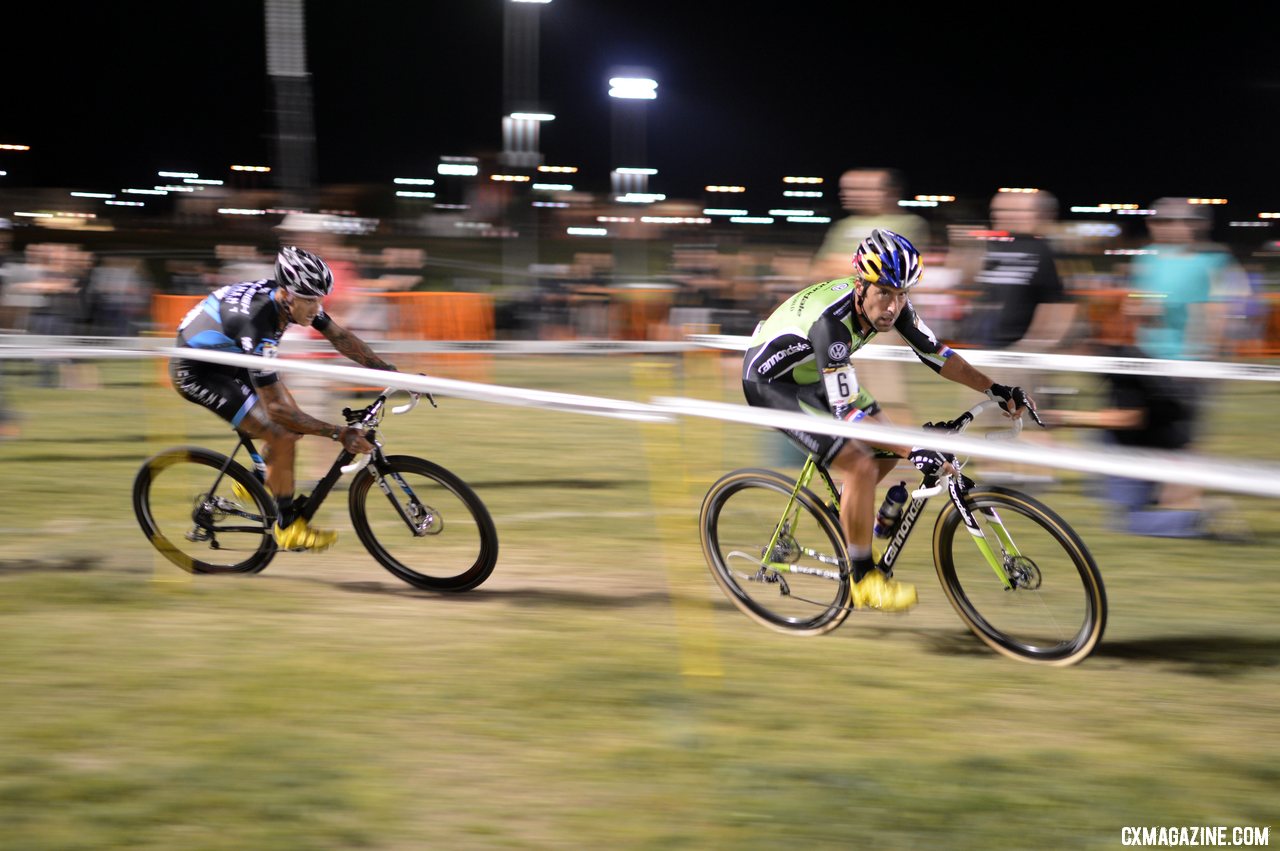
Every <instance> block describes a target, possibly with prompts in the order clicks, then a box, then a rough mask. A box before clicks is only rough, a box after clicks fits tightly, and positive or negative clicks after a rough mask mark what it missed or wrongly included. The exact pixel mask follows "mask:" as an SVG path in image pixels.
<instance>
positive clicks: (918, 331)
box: [742, 228, 1043, 611]
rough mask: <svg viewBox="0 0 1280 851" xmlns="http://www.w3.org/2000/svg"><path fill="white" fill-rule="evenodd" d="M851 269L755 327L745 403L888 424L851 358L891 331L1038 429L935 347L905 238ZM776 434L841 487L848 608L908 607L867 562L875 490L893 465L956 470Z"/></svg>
mask: <svg viewBox="0 0 1280 851" xmlns="http://www.w3.org/2000/svg"><path fill="white" fill-rule="evenodd" d="M853 266H854V274H853V275H851V276H850V277H848V278H837V279H835V280H832V281H823V282H821V283H817V284H813V285H812V286H809V287H806V288H805V289H803V290H801V291H800V292H798V293H796V294H795V295H793V296H791V298H789V299H787V300H786V301H785V302H783V303H782V305H781V306H780V307H778V308H777V309H776V310H775V311H774V312H773V313H772V314H771V315H770V316H769V317H768V318H767V319H765V320H764V321H763V322H762V323H760V325H759V326H757V328H756V332H755V334H754V335H753V336H752V338H751V343H750V346H749V348H748V350H747V354H746V357H745V358H744V361H743V373H742V387H743V393H744V394H745V395H746V397H747V402H748V404H751V405H755V406H759V407H766V408H778V409H782V410H788V411H802V412H805V413H809V414H814V415H816V416H832V415H834V416H835V417H837V418H838V419H844V420H848V421H850V422H853V421H857V420H860V419H862V418H863V417H870V418H871V420H872V421H875V422H877V423H881V424H884V425H888V424H890V423H889V420H888V418H887V417H886V416H885V415H884V413H883V412H882V411H881V410H880V406H879V405H877V404H876V400H875V398H874V397H872V395H871V394H870V393H869V392H868V391H867V390H866V388H860V387H859V386H858V381H857V377H856V376H855V374H854V370H853V367H852V365H851V364H850V362H849V359H850V356H851V355H852V354H853V353H854V352H856V351H857V350H858V349H860V348H861V347H862V346H863V345H865V344H866V343H867V342H868V341H869V340H870V339H871V338H872V337H874V336H875V335H876V334H878V333H881V332H884V331H888V330H889V329H891V328H892V329H894V330H896V331H898V333H899V334H901V335H902V338H903V339H904V340H905V341H906V342H907V344H908V345H910V346H911V348H912V349H914V350H915V353H916V356H917V357H918V358H919V359H920V360H921V361H923V362H924V363H925V364H926V365H928V366H929V367H930V368H931V369H933V370H934V371H935V372H937V373H938V374H939V375H941V376H942V377H943V378H946V379H949V380H951V381H954V382H956V383H957V384H963V385H965V386H966V387H971V388H973V389H974V390H977V391H978V392H980V393H986V394H987V395H988V396H990V397H991V398H992V399H998V400H999V401H1000V402H1001V404H1002V406H1003V407H1004V409H1005V411H1006V415H1007V416H1021V414H1022V411H1023V410H1029V411H1030V412H1031V415H1032V417H1034V418H1035V420H1036V422H1040V420H1039V417H1038V415H1037V414H1036V412H1035V406H1034V404H1033V402H1032V400H1031V399H1030V398H1029V397H1028V396H1027V394H1026V393H1024V392H1023V391H1022V389H1021V388H1019V387H1007V386H1005V385H1003V384H996V383H995V382H993V381H992V380H991V379H990V378H988V377H987V376H986V375H985V374H984V373H982V372H981V371H980V370H978V369H976V368H975V367H973V366H972V365H971V364H970V363H968V362H967V361H966V360H965V359H964V358H962V357H961V356H960V355H959V354H957V353H956V352H955V351H953V350H952V349H950V348H949V347H947V346H946V345H944V344H942V343H941V342H940V341H939V340H938V338H937V337H936V336H935V335H934V333H933V332H932V331H930V330H929V327H928V326H927V325H925V324H924V323H923V322H922V321H921V320H920V317H919V316H917V315H916V312H915V310H914V308H913V307H912V306H911V301H910V299H908V297H907V294H908V291H909V290H910V289H911V288H912V287H913V286H915V285H916V284H917V283H919V281H920V276H921V273H922V271H923V268H922V264H921V260H920V254H919V252H918V251H916V249H915V246H913V245H912V244H911V242H910V241H909V240H907V239H906V238H905V237H902V236H900V235H898V234H896V233H894V232H892V231H889V230H884V229H882V228H877V229H875V230H873V231H872V232H871V235H870V236H868V237H867V238H866V239H864V240H863V241H862V243H861V244H859V246H858V250H857V253H856V254H854V258H853ZM940 425H941V424H940ZM1042 425H1043V424H1042ZM784 433H785V434H786V435H787V437H789V438H790V439H791V440H792V441H794V442H795V443H796V444H798V445H799V446H800V447H801V448H802V449H804V450H805V451H807V452H810V453H812V454H813V455H815V456H816V457H817V458H818V460H819V461H820V462H821V463H822V464H824V465H825V466H826V467H827V468H828V469H830V470H831V471H832V472H833V473H835V474H837V477H838V478H841V479H842V480H843V491H842V493H843V498H842V499H841V501H840V503H841V504H840V525H841V527H842V528H843V530H844V534H845V543H846V544H847V545H848V547H849V560H850V564H851V565H852V568H853V580H854V586H853V588H854V605H856V606H857V607H858V608H863V607H868V608H876V609H882V610H884V611H902V610H905V609H908V608H910V607H911V606H913V605H915V602H916V589H915V587H914V586H912V585H909V584H907V583H905V582H899V581H897V580H894V579H890V578H888V577H886V576H884V575H883V574H882V573H881V572H880V571H879V570H876V569H875V566H874V563H873V561H872V555H871V536H872V525H873V518H874V514H875V490H876V484H877V483H878V482H879V481H880V480H881V479H883V478H884V477H885V476H887V475H888V474H889V473H890V471H892V470H893V468H894V467H895V466H896V465H897V462H898V459H899V458H903V457H906V458H909V459H910V460H911V463H912V464H914V465H915V466H916V467H917V468H918V469H920V470H921V471H922V472H925V473H936V472H938V471H940V470H941V471H943V472H948V473H951V472H954V471H955V469H954V467H952V466H951V462H952V461H953V460H954V459H953V458H952V457H951V456H949V455H944V454H942V453H940V452H937V451H935V450H932V449H928V448H924V447H914V448H911V447H905V446H872V445H868V444H866V443H864V442H862V441H858V440H853V439H849V438H843V437H836V436H833V435H825V434H815V433H811V432H805V431H794V430H785V431H784Z"/></svg>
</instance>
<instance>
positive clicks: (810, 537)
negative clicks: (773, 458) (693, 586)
mask: <svg viewBox="0 0 1280 851" xmlns="http://www.w3.org/2000/svg"><path fill="white" fill-rule="evenodd" d="M766 483H767V482H760V483H759V484H756V483H752V484H748V485H743V486H740V487H730V488H728V489H726V490H724V491H723V492H721V493H720V494H719V495H716V496H715V497H714V498H713V497H709V499H710V500H712V501H713V502H714V507H713V508H711V509H709V510H711V511H712V512H713V516H712V518H711V519H710V520H708V521H707V522H710V523H713V524H714V527H715V528H714V535H713V537H714V542H713V543H708V546H711V547H714V549H713V551H711V552H708V558H709V559H710V560H711V563H712V568H713V572H714V571H716V570H719V571H720V572H719V573H718V578H719V579H720V580H721V583H722V585H726V590H727V591H729V592H730V595H731V596H730V599H731V600H733V601H734V602H735V604H737V605H738V606H739V607H740V608H743V609H744V611H746V612H747V613H748V614H751V615H752V616H753V617H756V618H757V619H759V620H761V621H763V622H765V623H767V624H768V625H770V626H773V627H775V628H779V629H783V630H787V631H801V632H805V631H816V630H819V629H824V628H829V627H827V626H826V625H827V624H828V623H829V622H830V621H831V620H832V615H833V614H835V613H839V612H841V611H842V607H843V603H844V594H845V593H846V591H845V586H844V585H842V581H841V580H842V577H841V574H840V569H841V567H842V565H843V563H844V561H843V559H842V558H841V555H840V553H838V552H837V551H835V550H834V549H833V546H832V540H831V538H830V536H829V530H828V529H827V528H825V527H824V526H823V525H822V523H821V522H820V521H819V520H818V518H817V517H816V516H815V514H814V513H812V512H811V508H810V507H809V506H808V505H802V504H801V502H799V501H797V502H791V494H790V487H788V486H786V484H785V482H784V483H782V484H772V485H770V486H764V485H765V484H766ZM789 502H791V504H790V505H788V503H789ZM788 508H790V510H789V511H788ZM816 510H818V511H821V509H816ZM784 511H785V512H786V519H785V521H783V522H780V519H781V518H783V513H784ZM833 568H834V569H833ZM846 584H847V583H846ZM831 626H834V623H832V624H831Z"/></svg>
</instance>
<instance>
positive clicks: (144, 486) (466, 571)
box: [133, 387, 498, 591]
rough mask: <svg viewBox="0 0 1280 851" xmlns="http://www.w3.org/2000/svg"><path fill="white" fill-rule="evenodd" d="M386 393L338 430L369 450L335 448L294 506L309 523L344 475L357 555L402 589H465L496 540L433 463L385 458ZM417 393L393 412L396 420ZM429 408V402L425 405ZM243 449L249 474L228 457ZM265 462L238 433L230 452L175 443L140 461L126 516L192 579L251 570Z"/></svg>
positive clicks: (485, 520)
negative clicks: (360, 550)
mask: <svg viewBox="0 0 1280 851" xmlns="http://www.w3.org/2000/svg"><path fill="white" fill-rule="evenodd" d="M394 392H395V389H394V388H390V387H389V388H387V389H386V390H383V391H382V392H381V393H380V394H379V395H378V397H377V399H375V400H374V401H373V403H372V404H370V405H369V406H368V407H365V408H361V409H359V410H351V409H350V408H346V409H344V410H343V412H342V413H343V416H344V417H345V418H346V421H347V424H348V425H352V426H356V427H357V428H360V429H363V430H364V432H365V437H366V438H367V439H368V440H369V442H370V443H372V444H374V451H373V452H372V453H370V454H367V455H360V456H357V455H354V454H352V453H350V452H347V451H346V450H345V449H343V450H342V451H341V452H339V454H338V457H337V458H336V459H335V460H334V462H333V466H332V467H330V468H329V472H328V473H327V474H325V476H324V478H322V479H321V480H320V482H319V483H318V484H317V485H316V487H315V489H314V490H313V491H312V492H311V494H310V495H308V496H305V497H300V498H299V500H298V507H299V516H301V517H304V518H306V520H307V521H308V522H309V521H310V520H311V518H312V517H314V516H315V513H316V511H317V510H318V509H319V508H320V506H321V505H322V504H323V503H324V500H325V497H327V496H328V495H329V493H330V492H331V491H332V489H333V486H334V484H335V483H336V482H337V481H338V479H339V478H340V477H341V476H342V475H343V474H344V473H354V474H355V477H354V478H353V479H352V480H351V485H350V488H349V489H348V494H347V506H348V508H349V510H350V512H351V524H352V525H353V526H354V527H355V530H356V534H357V535H358V536H359V538H360V542H361V543H362V544H364V546H365V549H367V550H368V551H369V553H370V554H371V555H372V556H373V557H374V558H375V559H377V560H378V562H379V563H380V564H381V565H382V566H383V567H385V568H386V569H387V570H389V571H391V573H393V574H395V575H396V576H397V577H399V578H400V579H403V580H404V581H405V582H407V583H409V584H410V585H414V586H416V587H418V588H426V589H429V590H432V591H469V590H471V589H472V588H475V587H476V586H477V585H479V584H480V583H482V582H484V581H485V580H486V579H487V578H489V575H490V574H491V573H493V567H494V564H496V562H497V559H498V533H497V530H496V529H495V528H494V525H493V518H492V517H490V516H489V511H488V509H487V508H485V505H484V503H483V502H481V501H480V497H478V496H476V494H475V492H474V491H473V490H472V489H471V488H470V487H469V486H468V485H467V484H466V483H465V482H463V481H462V479H460V478H458V477H457V476H455V475H454V474H453V473H451V472H449V471H448V470H446V469H445V468H443V467H441V466H440V465H438V464H433V463H432V462H430V461H426V460H424V459H422V458H415V457H413V456H411V455H387V454H385V453H384V452H383V447H382V442H381V438H380V434H379V432H378V431H377V429H378V427H379V426H380V425H381V422H382V418H383V416H384V414H385V412H386V404H387V398H388V397H389V396H390V395H391V394H392V393H394ZM418 398H419V397H418V394H415V393H410V401H409V402H408V403H406V404H405V405H402V406H400V407H397V408H392V409H391V410H392V413H395V414H403V413H407V412H408V411H410V410H412V409H413V408H414V407H415V406H416V405H417V404H418ZM432 404H433V405H434V404H435V403H434V400H433V401H432ZM241 449H244V450H245V451H246V453H247V455H248V457H249V459H250V461H251V466H252V467H253V469H252V470H250V469H249V468H247V467H245V466H244V465H242V464H240V463H239V462H237V461H236V460H235V456H236V454H237V453H238V452H239V451H240V450H241ZM265 469H266V468H265V465H264V464H263V461H262V456H261V455H259V454H258V451H257V450H256V449H255V447H254V444H253V442H252V441H251V440H250V439H249V438H248V437H247V436H245V435H243V434H241V435H239V443H238V444H237V446H236V448H235V450H234V451H233V452H232V453H231V455H223V454H221V453H219V452H214V451H212V450H209V449H203V448H200V447H193V446H182V447H176V448H173V449H168V450H165V451H164V452H161V453H159V454H158V455H155V456H153V457H151V458H148V459H147V461H146V462H145V463H143V465H142V469H140V470H139V471H138V475H137V477H136V478H135V479H134V483H133V510H134V512H135V514H137V517H138V523H139V524H140V525H141V526H142V531H143V532H144V533H145V534H146V535H147V538H148V539H149V540H150V541H151V543H152V544H153V545H154V546H155V548H156V549H157V550H159V551H160V552H161V553H162V554H163V555H164V557H165V558H167V559H168V560H169V561H171V562H173V563H174V564H176V565H178V566H179V567H181V568H183V569H184V570H187V571H190V572H192V573H258V572H259V571H261V570H262V569H263V568H265V567H266V566H267V565H268V564H270V563H271V560H272V559H273V558H274V557H275V555H276V552H277V547H276V542H275V539H274V537H272V534H271V527H272V525H273V524H274V523H275V521H276V514H277V508H276V503H275V500H274V499H273V498H272V497H271V494H270V493H269V492H268V491H267V488H266V487H265V486H264V484H263V479H262V476H263V473H264V472H265Z"/></svg>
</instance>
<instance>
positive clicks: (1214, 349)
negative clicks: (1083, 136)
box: [1128, 198, 1249, 537]
mask: <svg viewBox="0 0 1280 851" xmlns="http://www.w3.org/2000/svg"><path fill="white" fill-rule="evenodd" d="M1152 211H1153V214H1152V215H1151V216H1150V217H1149V218H1148V219H1147V228H1148V230H1149V231H1150V233H1151V243H1150V244H1149V245H1148V246H1147V247H1146V250H1145V252H1144V253H1143V254H1140V255H1139V256H1138V257H1137V258H1135V261H1134V263H1133V266H1132V272H1131V275H1132V280H1131V288H1132V289H1131V293H1130V296H1131V297H1130V298H1129V299H1128V302H1129V310H1130V312H1131V313H1132V314H1133V315H1134V316H1135V319H1136V326H1137V327H1136V330H1135V332H1134V335H1135V340H1136V343H1137V348H1136V350H1135V352H1134V353H1135V355H1137V356H1139V357H1148V358H1160V359H1171V360H1196V359H1206V358H1216V357H1221V356H1222V355H1223V354H1224V353H1225V352H1226V350H1227V344H1228V342H1229V333H1228V319H1229V316H1230V309H1231V305H1232V304H1233V303H1234V302H1237V301H1238V300H1239V299H1242V298H1246V297H1247V296H1248V287H1249V284H1248V277H1247V275H1246V274H1245V272H1244V269H1243V267H1242V266H1241V265H1240V264H1239V263H1238V262H1236V260H1235V258H1234V257H1233V256H1232V254H1231V252H1230V251H1228V250H1227V248H1226V247H1225V246H1223V245H1220V244H1218V243H1215V242H1213V241H1212V240H1211V238H1210V233H1211V231H1212V228H1213V217H1212V208H1211V207H1207V206H1204V205H1199V204H1192V203H1191V202H1190V200H1189V199H1187V198H1161V199H1159V200H1157V201H1156V202H1155V204H1153V205H1152ZM1160 383H1161V387H1160V391H1161V393H1162V394H1167V395H1169V396H1173V397H1176V398H1177V399H1178V400H1179V405H1180V406H1183V407H1185V413H1184V414H1183V416H1182V420H1183V421H1184V422H1185V430H1186V436H1185V440H1183V441H1182V443H1181V445H1180V446H1178V447H1176V448H1179V449H1191V448H1194V446H1195V445H1196V444H1197V443H1198V442H1199V439H1200V437H1201V433H1202V429H1203V419H1204V410H1205V408H1206V406H1207V404H1208V402H1209V400H1210V398H1211V396H1212V394H1213V391H1214V388H1213V386H1212V384H1210V383H1209V382H1205V381H1201V380H1198V379H1193V378H1178V377H1164V378H1161V379H1160ZM1152 490H1153V492H1154V498H1153V499H1152V502H1153V505H1152V506H1151V510H1152V511H1160V512H1169V514H1164V515H1160V516H1158V517H1157V519H1159V520H1160V521H1162V522H1172V521H1170V520H1169V518H1171V517H1172V518H1175V519H1176V518H1181V524H1182V525H1178V526H1177V527H1176V528H1175V533H1176V534H1178V535H1180V536H1184V537H1185V536H1189V535H1191V534H1201V533H1203V530H1204V524H1203V523H1201V522H1200V518H1201V517H1202V515H1203V514H1204V512H1205V503H1204V494H1203V492H1202V491H1201V489H1200V488H1198V487H1196V486H1194V485H1187V484H1176V483H1163V484H1161V485H1159V487H1158V488H1156V487H1155V486H1152ZM1224 502H1225V500H1224ZM1139 520H1141V518H1139ZM1153 522H1154V521H1153ZM1131 531H1135V532H1137V533H1138V534H1153V535H1155V534H1169V532H1168V531H1167V530H1165V529H1164V527H1163V526H1137V527H1131Z"/></svg>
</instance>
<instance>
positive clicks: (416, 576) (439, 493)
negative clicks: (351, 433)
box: [349, 455, 498, 591]
mask: <svg viewBox="0 0 1280 851" xmlns="http://www.w3.org/2000/svg"><path fill="white" fill-rule="evenodd" d="M375 484H376V485H377V487H376V488H375V487H374V485H375ZM349 507H350V509H351V524H352V525H353V526H354V527H355V530H356V534H357V535H359V536H360V541H361V543H363V544H364V546H365V548H366V549H367V550H368V551H369V552H370V554H372V555H373V557H374V558H375V559H377V560H378V563H379V564H381V565H382V566H383V567H385V568H386V569H387V570H389V571H391V573H393V574H394V575H395V576H397V577H399V578H400V579H402V580H404V581H405V582H408V583H409V584H410V585H413V586H415V587H417V588H426V589H428V590H431V591H470V590H471V589H472V588H475V587H476V586H477V585H479V584H480V583H481V582H484V581H485V580H486V579H488V578H489V575H490V574H491V573H493V567H494V565H495V564H496V563H497V561H498V531H497V529H496V528H494V525H493V518H492V517H490V516H489V510H488V509H487V508H485V505H484V503H483V502H481V501H480V497H478V496H476V494H475V492H474V491H473V490H471V488H470V487H468V486H467V484H466V483H465V482H463V481H462V480H461V479H459V478H458V477H457V476H455V475H454V474H453V473H450V472H449V471H448V470H446V469H444V468H443V467H441V466H439V465H437V464H432V463H431V462H430V461H424V460H423V459H421V458H414V457H412V456H409V455H391V456H388V457H387V458H386V463H385V465H384V466H383V467H382V468H381V469H377V468H376V467H375V464H370V465H369V466H367V467H365V468H364V469H363V470H361V471H360V472H359V473H357V474H356V477H355V478H354V479H353V480H352V482H351V490H350V493H349Z"/></svg>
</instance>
